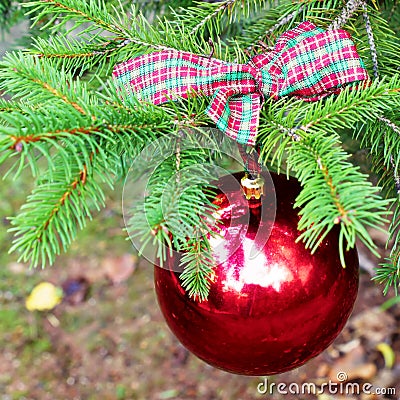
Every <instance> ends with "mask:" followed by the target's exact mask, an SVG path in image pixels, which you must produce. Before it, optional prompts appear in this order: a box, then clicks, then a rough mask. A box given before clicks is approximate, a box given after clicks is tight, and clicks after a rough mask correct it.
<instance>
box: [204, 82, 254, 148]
mask: <svg viewBox="0 0 400 400" xmlns="http://www.w3.org/2000/svg"><path fill="white" fill-rule="evenodd" d="M260 111H261V97H260V95H259V94H256V93H250V94H246V95H243V94H236V93H235V90H233V89H231V88H221V89H219V90H217V91H216V92H215V93H214V95H213V97H212V101H211V103H210V105H209V106H208V108H207V109H206V113H207V115H208V116H209V117H210V118H211V119H212V121H213V122H214V123H215V124H216V126H217V127H218V128H219V129H220V130H222V131H223V132H225V133H226V134H227V135H228V136H229V137H230V138H232V139H234V140H236V141H237V142H238V143H240V144H246V145H249V146H254V145H255V144H256V137H257V129H258V123H259V118H260Z"/></svg>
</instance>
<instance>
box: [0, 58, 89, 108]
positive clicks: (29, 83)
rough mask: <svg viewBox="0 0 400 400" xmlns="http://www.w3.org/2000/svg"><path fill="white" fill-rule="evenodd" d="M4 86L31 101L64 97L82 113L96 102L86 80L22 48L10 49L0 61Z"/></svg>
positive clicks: (68, 103) (19, 96) (0, 81)
mask: <svg viewBox="0 0 400 400" xmlns="http://www.w3.org/2000/svg"><path fill="white" fill-rule="evenodd" d="M0 90H3V91H4V92H5V93H9V94H12V95H13V99H25V101H27V102H28V101H29V103H40V102H46V101H49V100H51V101H54V100H60V101H62V102H63V103H65V105H68V106H72V107H73V108H74V109H76V110H77V111H78V112H79V113H81V114H87V112H88V110H87V105H88V104H91V103H96V100H95V97H94V96H91V95H90V92H89V91H88V89H87V87H86V84H85V83H83V82H80V81H79V80H74V79H73V77H72V75H71V74H70V73H67V72H64V71H57V70H56V69H54V68H53V67H52V65H51V64H49V63H47V62H38V60H37V59H35V58H34V57H32V56H24V55H23V54H22V53H20V52H15V53H9V54H8V55H7V56H6V57H5V58H4V59H3V60H2V61H1V62H0Z"/></svg>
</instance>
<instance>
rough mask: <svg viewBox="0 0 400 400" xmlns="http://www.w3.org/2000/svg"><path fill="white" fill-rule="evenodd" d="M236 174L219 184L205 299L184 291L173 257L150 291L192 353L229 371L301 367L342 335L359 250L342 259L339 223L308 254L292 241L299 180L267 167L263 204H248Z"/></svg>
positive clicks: (353, 291)
mask: <svg viewBox="0 0 400 400" xmlns="http://www.w3.org/2000/svg"><path fill="white" fill-rule="evenodd" d="M242 176H243V174H235V175H233V176H232V175H231V176H226V177H223V178H221V179H220V180H219V181H218V187H219V191H218V192H217V195H216V198H215V200H214V203H215V204H217V205H218V209H217V210H216V212H215V213H214V216H215V217H216V218H217V219H219V222H220V224H219V227H218V233H219V234H220V236H219V238H216V239H212V240H211V246H212V251H213V256H214V259H215V260H216V263H217V264H218V265H217V266H216V267H215V276H214V280H213V282H212V283H211V288H210V293H209V296H208V299H207V300H206V301H202V302H201V301H198V300H196V299H193V298H190V297H189V296H188V294H187V293H186V292H185V290H184V289H183V288H182V286H181V283H180V280H179V273H178V272H175V271H176V270H177V265H178V264H179V260H178V258H179V257H177V256H176V255H174V256H172V257H169V258H168V260H167V263H166V264H165V265H164V268H160V267H158V266H156V267H155V288H156V293H157V298H158V302H159V305H160V308H161V311H162V313H163V315H164V317H165V319H166V321H167V323H168V325H169V327H170V328H171V330H172V332H173V333H174V334H175V335H176V336H177V338H178V339H179V340H180V341H181V342H182V344H183V345H184V346H185V347H186V348H188V349H189V350H190V351H191V352H193V353H194V354H195V355H196V356H198V357H199V358H201V359H202V360H204V361H205V362H207V363H209V364H211V365H213V366H214V367H217V368H220V369H223V370H225V371H228V372H232V373H236V374H243V375H258V376H260V375H273V374H278V373H282V372H285V371H288V370H291V369H293V368H296V367H299V366H300V365H302V364H304V363H305V362H306V361H308V360H309V359H310V358H312V357H315V356H316V355H318V354H319V353H321V352H322V351H323V350H324V349H325V348H326V347H328V346H329V344H330V343H332V341H333V340H334V339H335V338H336V337H337V335H338V334H339V333H340V331H341V330H342V328H343V326H344V324H345V323H346V321H347V319H348V317H349V315H350V313H351V310H352V308H353V305H354V301H355V299H356V296H357V290H358V256H357V251H356V250H355V249H353V250H350V251H347V252H346V254H345V261H346V268H343V267H342V266H341V263H340V259H339V250H338V229H333V230H331V232H330V233H329V234H328V235H327V236H326V238H325V239H324V240H323V241H322V243H321V244H320V246H319V248H318V249H317V251H316V252H315V253H314V254H311V253H310V251H309V250H306V249H305V247H304V244H303V243H302V242H299V243H296V238H297V237H298V236H299V232H298V230H297V223H298V220H299V217H298V214H297V211H296V210H294V209H293V204H294V201H295V198H296V196H297V194H298V193H299V191H300V185H299V183H298V182H297V180H294V179H289V180H287V178H286V176H282V175H276V174H271V175H269V174H265V175H264V178H265V180H266V185H265V189H264V196H263V197H262V198H261V201H257V200H250V201H248V200H246V198H245V197H244V196H243V193H242V192H241V190H240V188H239V186H238V182H239V180H240V178H241V177H242ZM271 178H272V179H271ZM275 199H276V201H275ZM275 209H276V212H275Z"/></svg>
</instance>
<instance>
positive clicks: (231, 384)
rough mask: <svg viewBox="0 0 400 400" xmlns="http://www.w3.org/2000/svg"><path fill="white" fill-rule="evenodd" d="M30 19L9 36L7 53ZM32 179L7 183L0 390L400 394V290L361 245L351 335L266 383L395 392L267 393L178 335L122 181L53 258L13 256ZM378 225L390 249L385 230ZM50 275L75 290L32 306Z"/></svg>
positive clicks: (118, 394)
mask: <svg viewBox="0 0 400 400" xmlns="http://www.w3.org/2000/svg"><path fill="white" fill-rule="evenodd" d="M25 28H26V24H22V25H20V26H19V27H17V28H16V29H15V30H13V31H11V33H10V34H9V35H6V36H4V37H3V38H2V39H0V57H1V55H2V53H4V50H5V48H6V47H8V46H10V45H12V44H13V42H14V40H15V38H16V37H18V34H19V32H20V30H21V29H22V30H23V29H25ZM4 170H5V169H0V174H1V175H3V172H4ZM30 179H31V178H30V177H29V176H28V175H26V176H24V177H22V178H21V179H19V180H17V181H13V180H12V177H9V178H7V179H6V180H3V181H0V349H1V352H0V399H1V400H14V399H21V400H23V399H29V400H47V399H49V400H65V399H71V400H72V399H76V400H86V399H87V400H92V399H93V400H94V399H96V400H97V399H99V400H103V399H104V400H108V399H110V400H111V399H113V400H114V399H115V400H122V399H139V400H163V399H179V400H186V399H187V400H189V399H199V400H200V399H202V400H214V399H216V400H217V399H221V400H236V399H237V400H248V399H262V398H272V399H298V398H301V399H303V398H304V399H313V398H315V399H320V400H329V399H346V398H347V399H348V398H355V399H381V398H382V399H399V398H400V305H399V302H398V301H397V300H399V299H398V298H397V299H396V298H394V297H393V293H391V294H390V295H388V296H387V297H383V296H382V293H381V292H382V288H381V287H378V286H376V285H375V284H374V283H372V282H371V281H370V278H371V274H372V273H373V267H374V266H375V265H376V263H377V260H376V259H374V258H371V255H370V254H369V253H367V252H365V251H364V249H363V248H362V247H360V248H359V250H360V262H361V272H362V274H361V280H360V290H359V296H358V300H357V303H356V306H355V309H354V312H353V314H352V317H351V318H350V320H349V322H348V323H347V325H346V327H345V329H344V330H343V332H342V334H341V335H340V336H339V337H338V339H337V340H336V341H335V342H334V344H333V345H331V346H330V347H329V348H328V349H327V350H326V351H325V352H323V353H322V354H321V355H320V356H318V357H317V358H315V359H313V360H312V361H310V362H309V363H307V364H306V365H305V366H303V367H301V368H299V369H297V370H295V371H292V372H288V373H286V374H282V375H278V376H274V377H269V378H268V382H269V383H272V382H275V383H291V382H293V383H298V384H301V383H303V382H309V383H311V382H314V383H316V384H317V385H321V384H323V383H326V382H328V381H329V380H332V381H334V382H335V381H336V377H337V374H338V372H345V373H346V374H347V376H348V381H349V382H354V383H360V384H363V383H371V384H372V385H374V386H375V387H379V388H388V389H387V392H389V391H391V392H392V394H386V395H373V394H371V395H367V394H360V395H356V396H353V397H352V396H349V395H347V396H346V395H343V396H341V395H335V394H329V393H328V392H325V393H324V394H316V395H310V394H306V395H304V396H301V395H290V394H287V395H282V394H279V393H275V394H273V395H270V394H262V393H258V391H257V386H258V385H259V384H260V383H263V382H264V378H258V377H251V378H249V377H243V376H235V375H231V374H228V373H225V372H222V371H219V370H216V369H214V368H212V367H210V366H208V365H206V364H205V363H203V362H202V361H200V360H198V359H197V358H196V357H194V356H193V355H191V354H189V353H188V352H187V351H186V350H185V349H184V348H183V347H182V346H181V345H180V344H179V343H178V341H177V340H176V339H175V338H174V336H173V335H172V334H171V333H170V331H169V330H168V328H167V326H166V324H165V323H164V321H163V318H162V316H161V313H160V311H159V309H158V306H157V302H156V298H155V294H154V290H153V277H152V276H153V270H152V266H151V265H150V264H148V263H147V262H146V261H145V260H141V259H138V258H137V257H136V256H135V255H134V251H133V247H132V246H131V244H130V242H129V241H127V240H126V238H125V235H124V232H123V218H122V211H121V193H122V184H121V187H119V188H117V190H116V191H115V192H113V193H109V201H108V206H107V208H106V209H104V210H102V211H101V212H100V213H99V215H98V216H97V219H96V220H95V221H94V222H91V223H89V225H88V228H87V229H86V230H85V231H83V232H81V234H80V235H79V237H78V240H77V241H76V242H75V243H74V245H73V246H72V248H71V251H70V252H69V253H68V254H67V255H63V256H62V257H60V258H59V259H57V262H56V264H55V265H54V266H53V267H51V268H48V269H46V270H29V269H28V268H27V266H26V265H24V264H21V263H18V262H17V261H16V256H15V255H11V256H9V255H8V254H7V252H8V248H9V247H10V243H11V236H10V235H9V234H8V233H7V228H8V227H9V221H8V219H7V218H6V217H7V216H12V215H15V214H16V212H17V211H18V209H19V206H20V205H21V204H22V203H23V201H24V199H25V196H26V195H27V194H28V193H29V189H30ZM372 234H373V236H374V238H375V240H376V242H377V243H378V244H380V246H381V248H382V254H384V250H383V248H384V243H385V240H386V238H385V237H382V235H381V234H380V233H379V232H372ZM42 281H50V282H52V283H54V284H55V285H57V286H63V287H64V289H65V290H66V291H67V292H70V293H72V294H71V295H68V296H66V299H65V301H64V302H63V303H61V304H60V305H58V306H57V307H56V308H55V309H54V310H53V311H52V312H45V313H40V312H29V311H28V310H27V309H26V308H25V299H26V297H27V296H28V295H29V293H30V292H31V290H32V288H33V287H34V286H35V285H36V284H37V283H39V282H42ZM264 388H265V386H262V389H264ZM389 388H393V389H389ZM393 391H395V393H393Z"/></svg>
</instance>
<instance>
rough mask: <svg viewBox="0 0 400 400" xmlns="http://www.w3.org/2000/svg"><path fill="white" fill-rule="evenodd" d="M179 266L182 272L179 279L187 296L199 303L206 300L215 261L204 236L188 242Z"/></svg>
mask: <svg viewBox="0 0 400 400" xmlns="http://www.w3.org/2000/svg"><path fill="white" fill-rule="evenodd" d="M181 265H182V266H183V272H182V274H181V275H180V277H179V278H180V280H181V282H182V286H183V287H184V288H185V289H186V290H187V291H188V293H189V296H190V297H193V298H195V299H198V300H199V301H204V300H206V299H207V297H208V293H209V291H210V285H211V282H212V280H213V276H214V268H215V261H214V259H213V256H212V253H211V249H210V245H209V243H208V240H207V239H206V238H205V237H204V236H202V237H196V238H195V239H194V240H191V241H189V242H188V250H187V251H186V252H185V253H183V255H182V258H181Z"/></svg>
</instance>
